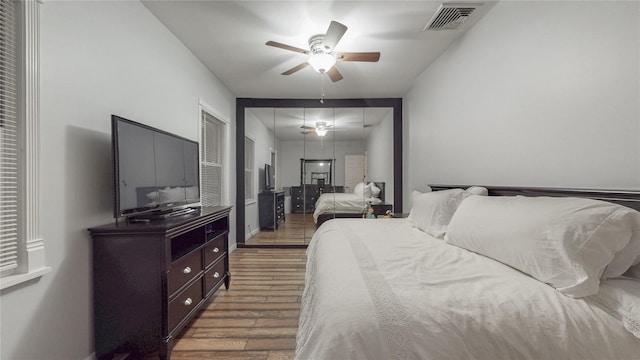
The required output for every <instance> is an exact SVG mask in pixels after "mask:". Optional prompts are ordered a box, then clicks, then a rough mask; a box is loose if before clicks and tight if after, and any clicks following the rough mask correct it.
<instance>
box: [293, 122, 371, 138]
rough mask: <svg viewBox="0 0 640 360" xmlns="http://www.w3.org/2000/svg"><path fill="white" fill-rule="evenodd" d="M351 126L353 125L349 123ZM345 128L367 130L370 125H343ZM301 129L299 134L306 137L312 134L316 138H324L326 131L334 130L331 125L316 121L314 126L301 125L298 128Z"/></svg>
mask: <svg viewBox="0 0 640 360" xmlns="http://www.w3.org/2000/svg"><path fill="white" fill-rule="evenodd" d="M351 124H353V123H351ZM346 127H351V128H353V127H356V128H368V127H371V125H359V124H358V125H356V126H353V125H347V124H345V128H346ZM300 128H301V129H303V130H302V131H301V132H300V134H303V135H307V134H312V133H316V135H318V136H325V135H327V132H328V131H335V130H336V129H335V128H333V125H328V124H327V122H326V121H316V126H308V125H302V126H300ZM341 128H342V127H341Z"/></svg>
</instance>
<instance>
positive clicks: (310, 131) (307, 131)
mask: <svg viewBox="0 0 640 360" xmlns="http://www.w3.org/2000/svg"><path fill="white" fill-rule="evenodd" d="M315 132H316V131H315V130H305V131H300V134H302V135H307V134H313V133H315Z"/></svg>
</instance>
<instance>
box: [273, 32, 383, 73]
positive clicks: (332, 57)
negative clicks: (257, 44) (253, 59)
mask: <svg viewBox="0 0 640 360" xmlns="http://www.w3.org/2000/svg"><path fill="white" fill-rule="evenodd" d="M346 31H347V27H346V26H345V25H343V24H341V23H339V22H337V21H332V22H331V23H330V24H329V28H328V29H327V33H326V34H318V35H313V36H312V37H310V38H309V50H304V49H300V48H298V47H295V46H291V45H287V44H282V43H279V42H275V41H267V43H266V45H268V46H273V47H277V48H281V49H285V50H289V51H293V52H297V53H301V54H305V55H309V58H308V59H307V61H305V62H303V63H301V64H300V65H297V66H294V67H293V68H291V69H289V70H287V71H285V72H283V73H282V75H291V74H293V73H295V72H297V71H299V70H302V69H304V68H305V67H307V66H309V65H311V67H313V69H314V70H316V71H317V72H319V73H321V74H324V73H325V72H326V73H327V75H329V78H330V79H331V81H333V82H336V81H340V80H342V74H340V71H338V68H336V66H335V64H336V61H364V62H377V61H378V60H379V59H380V53H379V52H336V51H335V47H336V45H337V44H338V41H340V39H341V38H342V36H343V35H344V33H345V32H346Z"/></svg>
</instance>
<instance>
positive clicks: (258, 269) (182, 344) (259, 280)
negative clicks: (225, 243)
mask: <svg viewBox="0 0 640 360" xmlns="http://www.w3.org/2000/svg"><path fill="white" fill-rule="evenodd" d="M229 260H230V267H231V286H230V288H229V290H224V287H223V288H222V290H219V291H218V292H217V294H216V295H215V297H214V298H213V302H211V303H210V304H209V306H207V307H206V309H204V310H203V311H201V312H200V314H199V315H198V316H197V317H196V318H195V319H194V320H193V321H192V322H191V324H190V325H189V326H188V327H187V329H186V330H185V331H184V332H183V333H182V334H181V335H180V337H179V338H178V339H177V341H176V343H175V346H174V349H173V352H172V356H171V358H172V359H174V360H175V359H191V360H193V359H224V360H229V359H251V360H253V359H269V360H275V359H279V360H284V359H293V355H294V350H295V341H296V333H297V331H298V317H299V315H300V297H301V295H302V290H303V289H304V275H305V266H306V257H305V250H304V249H255V248H254V249H251V248H241V249H236V250H235V251H234V252H232V253H231V256H230V259H229Z"/></svg>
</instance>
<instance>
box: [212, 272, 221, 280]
mask: <svg viewBox="0 0 640 360" xmlns="http://www.w3.org/2000/svg"><path fill="white" fill-rule="evenodd" d="M219 277H220V273H218V272H217V271H216V272H214V273H213V278H214V279H217V278H219Z"/></svg>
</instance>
